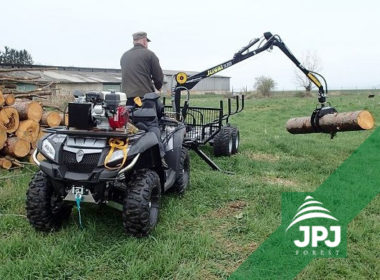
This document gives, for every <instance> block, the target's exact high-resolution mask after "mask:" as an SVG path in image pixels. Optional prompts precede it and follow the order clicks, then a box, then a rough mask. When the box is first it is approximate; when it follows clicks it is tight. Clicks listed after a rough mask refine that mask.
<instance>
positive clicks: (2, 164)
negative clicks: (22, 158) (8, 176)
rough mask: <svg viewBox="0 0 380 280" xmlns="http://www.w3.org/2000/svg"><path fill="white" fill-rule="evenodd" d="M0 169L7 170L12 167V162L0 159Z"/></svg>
mask: <svg viewBox="0 0 380 280" xmlns="http://www.w3.org/2000/svg"><path fill="white" fill-rule="evenodd" d="M0 167H2V168H4V169H7V170H8V169H10V168H11V167H12V162H11V161H10V160H8V159H6V158H0Z"/></svg>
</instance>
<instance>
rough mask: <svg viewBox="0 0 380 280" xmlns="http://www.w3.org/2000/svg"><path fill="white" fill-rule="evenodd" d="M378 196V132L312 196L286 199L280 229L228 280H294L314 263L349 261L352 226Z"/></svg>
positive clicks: (379, 183)
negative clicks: (348, 242)
mask: <svg viewBox="0 0 380 280" xmlns="http://www.w3.org/2000/svg"><path fill="white" fill-rule="evenodd" d="M379 192H380V128H378V129H377V130H375V131H374V132H373V133H372V135H371V136H370V137H368V139H367V140H366V141H365V142H364V143H363V144H362V145H360V147H359V148H358V149H357V150H356V151H355V152H353V154H352V155H351V156H350V157H349V158H348V159H347V160H346V161H345V162H344V163H343V164H342V165H341V166H340V167H339V168H338V169H337V170H336V171H335V172H334V173H333V174H332V175H331V176H330V177H329V178H327V180H326V181H325V182H324V183H323V184H322V185H321V186H319V187H318V189H317V190H316V191H315V192H313V193H284V194H283V196H282V223H281V226H279V227H278V228H277V230H276V231H275V232H274V233H273V234H272V235H271V236H270V237H269V238H268V239H267V240H265V241H264V243H263V244H262V245H261V246H260V247H259V248H258V249H257V250H256V251H255V252H254V253H253V254H252V255H250V256H249V258H248V259H247V260H246V261H245V262H244V263H243V264H242V265H241V266H240V267H239V268H238V269H237V270H236V271H235V272H234V273H233V274H232V275H231V276H230V278H229V279H293V278H294V277H295V276H296V275H297V274H298V273H299V272H300V271H301V270H302V269H303V268H304V267H305V266H306V265H307V264H308V263H309V262H310V261H311V260H312V259H314V258H342V257H346V254H347V253H346V247H347V238H346V234H347V225H348V223H349V222H350V221H351V220H352V219H353V218H354V217H355V216H356V215H357V214H358V213H359V212H360V211H361V210H362V209H363V208H364V207H365V206H366V205H368V204H369V203H370V202H371V200H372V199H373V198H375V196H376V195H377V194H379Z"/></svg>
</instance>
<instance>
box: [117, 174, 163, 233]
mask: <svg viewBox="0 0 380 280" xmlns="http://www.w3.org/2000/svg"><path fill="white" fill-rule="evenodd" d="M160 199H161V183H160V178H159V177H158V175H157V173H156V172H155V171H153V170H150V169H140V170H137V171H136V172H135V174H134V175H133V177H132V179H131V180H130V181H129V182H128V189H127V191H126V195H125V198H124V202H123V225H124V228H125V231H126V232H127V233H128V234H131V235H133V236H135V237H143V236H146V235H148V234H149V233H150V232H151V231H152V229H153V228H154V227H155V226H156V224H157V221H158V214H159V209H160Z"/></svg>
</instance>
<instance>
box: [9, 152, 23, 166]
mask: <svg viewBox="0 0 380 280" xmlns="http://www.w3.org/2000/svg"><path fill="white" fill-rule="evenodd" d="M5 159H6V160H9V161H10V162H11V163H12V165H13V166H17V167H24V165H23V164H22V163H21V162H20V161H19V160H17V159H15V158H13V157H11V156H9V155H7V156H5Z"/></svg>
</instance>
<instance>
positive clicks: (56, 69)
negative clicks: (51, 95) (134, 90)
mask: <svg viewBox="0 0 380 280" xmlns="http://www.w3.org/2000/svg"><path fill="white" fill-rule="evenodd" d="M22 67H27V68H35V69H36V70H38V71H30V72H28V73H27V74H26V75H27V78H32V77H36V76H37V77H39V78H38V80H39V81H41V82H52V83H54V84H55V87H56V89H57V90H58V93H59V94H71V93H73V92H74V91H75V90H80V91H84V92H85V91H102V90H115V91H120V85H121V70H120V69H108V68H87V67H71V66H46V65H26V66H15V65H6V64H3V65H1V64H0V68H3V69H4V68H8V69H9V68H22ZM163 72H164V86H163V88H162V91H163V92H164V93H169V92H170V91H171V88H172V87H173V86H174V85H175V80H174V75H175V74H176V73H178V72H179V71H173V70H163ZM186 73H187V74H188V75H194V74H196V73H197V72H193V71H188V72H186ZM12 75H19V74H17V72H13V74H12ZM22 75H23V76H25V73H23V74H22ZM17 88H18V89H19V90H20V91H30V90H33V89H34V88H35V86H34V85H33V84H28V83H27V82H26V83H22V84H18V85H17ZM193 91H194V92H199V93H206V92H215V93H225V92H228V91H230V77H225V76H219V75H215V76H212V77H210V78H208V79H204V80H202V81H201V82H199V84H197V85H196V86H195V87H194V88H193Z"/></svg>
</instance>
